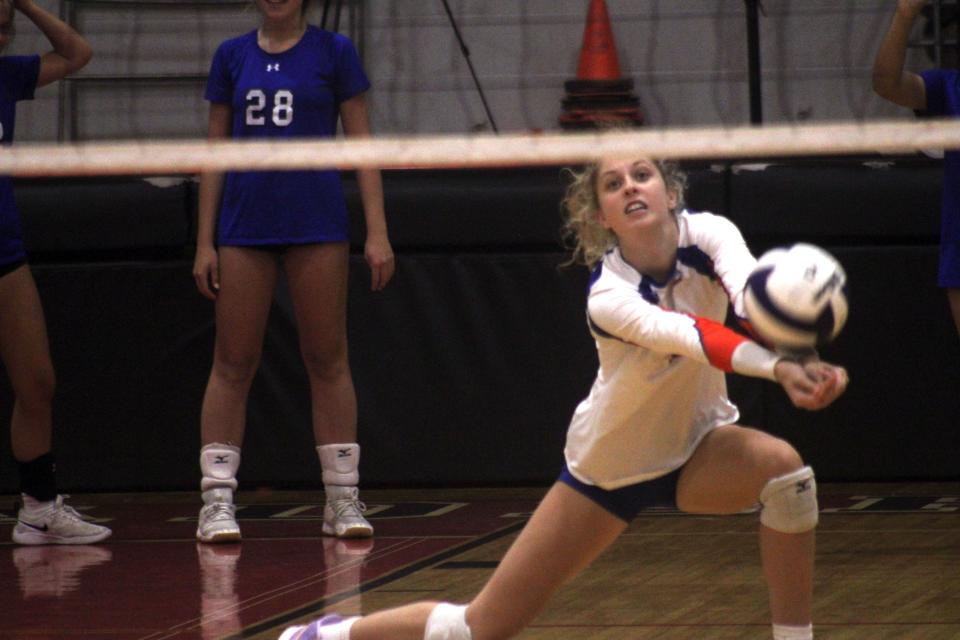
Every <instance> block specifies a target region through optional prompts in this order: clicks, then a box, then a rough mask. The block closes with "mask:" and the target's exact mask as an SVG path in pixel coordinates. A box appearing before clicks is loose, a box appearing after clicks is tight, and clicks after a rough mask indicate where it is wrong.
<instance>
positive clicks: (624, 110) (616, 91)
mask: <svg viewBox="0 0 960 640" xmlns="http://www.w3.org/2000/svg"><path fill="white" fill-rule="evenodd" d="M564 89H566V92H567V93H566V96H565V97H564V99H563V103H562V105H563V113H561V114H560V118H559V121H560V126H561V127H563V128H564V129H589V128H598V127H607V126H623V125H632V126H639V125H640V124H643V116H642V115H641V113H640V109H639V107H638V104H639V102H640V101H639V99H638V98H637V97H636V95H634V94H633V80H631V79H629V78H622V77H621V76H620V61H619V59H618V57H617V47H616V45H615V44H614V41H613V29H612V28H611V27H610V16H609V14H608V13H607V4H606V2H604V0H590V8H589V10H588V12H587V23H586V26H585V27H584V30H583V46H582V47H581V49H580V63H579V65H578V67H577V78H576V79H575V80H568V81H566V82H565V83H564Z"/></svg>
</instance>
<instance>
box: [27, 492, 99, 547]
mask: <svg viewBox="0 0 960 640" xmlns="http://www.w3.org/2000/svg"><path fill="white" fill-rule="evenodd" d="M63 498H64V496H57V499H56V500H54V501H53V502H52V503H51V504H50V505H49V506H47V507H45V508H42V509H39V510H35V509H27V508H26V507H22V508H21V509H20V511H19V512H18V513H17V525H16V526H15V527H14V528H13V541H14V542H16V543H17V544H91V543H94V542H100V541H101V540H104V539H106V538H108V537H110V534H111V533H113V532H112V531H110V529H108V528H107V527H104V526H101V525H99V524H94V523H92V522H88V521H86V520H84V519H83V516H81V515H80V514H79V513H77V511H76V510H75V509H74V508H73V507H70V506H68V505H66V504H64V503H63Z"/></svg>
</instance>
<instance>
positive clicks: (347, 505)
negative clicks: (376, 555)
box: [323, 485, 373, 538]
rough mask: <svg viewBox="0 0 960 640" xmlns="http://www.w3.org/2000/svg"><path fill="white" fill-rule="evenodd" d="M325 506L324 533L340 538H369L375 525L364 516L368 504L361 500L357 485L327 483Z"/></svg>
mask: <svg viewBox="0 0 960 640" xmlns="http://www.w3.org/2000/svg"><path fill="white" fill-rule="evenodd" d="M324 489H325V491H326V493H327V504H326V505H324V507H323V533H324V534H326V535H328V536H336V537H338V538H369V537H370V536H372V535H373V526H371V524H370V523H369V522H367V519H366V518H364V517H363V512H364V511H366V510H367V505H365V504H363V503H362V502H360V499H359V497H358V496H359V491H358V490H357V488H356V487H339V486H336V485H327V486H326V487H324Z"/></svg>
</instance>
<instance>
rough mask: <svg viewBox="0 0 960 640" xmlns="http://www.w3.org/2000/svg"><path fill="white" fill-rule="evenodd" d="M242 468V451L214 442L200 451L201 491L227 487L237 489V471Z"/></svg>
mask: <svg viewBox="0 0 960 640" xmlns="http://www.w3.org/2000/svg"><path fill="white" fill-rule="evenodd" d="M239 468H240V449H239V448H238V447H234V446H233V445H229V444H220V443H217V442H214V443H212V444H208V445H207V446H205V447H204V448H202V449H200V472H201V473H202V474H203V478H202V479H201V480H200V490H201V491H206V490H208V489H216V488H218V487H227V488H228V489H230V490H231V491H232V490H234V489H236V488H237V470H238V469H239Z"/></svg>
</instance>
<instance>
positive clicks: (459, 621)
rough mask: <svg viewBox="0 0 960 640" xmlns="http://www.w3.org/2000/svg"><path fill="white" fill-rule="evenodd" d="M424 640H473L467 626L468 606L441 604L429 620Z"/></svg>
mask: <svg viewBox="0 0 960 640" xmlns="http://www.w3.org/2000/svg"><path fill="white" fill-rule="evenodd" d="M423 640H473V636H472V635H471V634H470V627H468V626H467V605H455V604H450V603H449V602H441V603H440V604H438V605H437V606H435V607H434V608H433V611H431V612H430V616H429V617H428V618H427V627H426V630H425V631H424V633H423Z"/></svg>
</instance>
